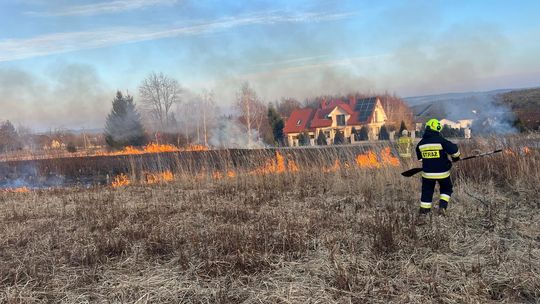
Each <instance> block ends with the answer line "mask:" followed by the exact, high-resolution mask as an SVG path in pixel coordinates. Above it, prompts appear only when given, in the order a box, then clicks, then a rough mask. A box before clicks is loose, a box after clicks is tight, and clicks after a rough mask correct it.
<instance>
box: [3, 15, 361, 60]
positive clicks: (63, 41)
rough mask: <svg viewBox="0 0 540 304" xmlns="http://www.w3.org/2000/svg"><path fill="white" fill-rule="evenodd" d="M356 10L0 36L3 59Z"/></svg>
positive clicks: (312, 19) (312, 18) (318, 17)
mask: <svg viewBox="0 0 540 304" xmlns="http://www.w3.org/2000/svg"><path fill="white" fill-rule="evenodd" d="M354 14H355V13H332V14H328V13H302V14H293V15H288V14H283V13H276V12H271V13H257V14H251V15H242V16H235V17H228V18H223V19H218V20H213V21H207V22H199V23H196V24H192V25H188V26H181V27H178V26H176V27H175V26H168V27H165V26H160V27H154V28H151V29H149V28H138V27H114V28H103V29H98V30H93V31H82V32H67V33H54V34H47V35H42V36H37V37H33V38H28V39H5V40H0V62H1V61H11V60H18V59H24V58H31V57H37V56H45V55H51V54H58V53H65V52H71V51H77V50H84V49H93V48H102V47H107V46H113V45H118V44H125V43H132V42H140V41H147V40H156V39H163V38H169V37H177V36H188V35H199V34H206V33H211V32H216V31H220V30H226V29H230V28H234V27H240V26H247V25H261V24H280V23H306V22H322V21H329V20H338V19H344V18H348V17H350V16H351V15H354Z"/></svg>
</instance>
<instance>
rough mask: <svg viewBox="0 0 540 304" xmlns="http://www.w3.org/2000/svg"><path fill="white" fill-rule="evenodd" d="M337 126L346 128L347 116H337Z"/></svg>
mask: <svg viewBox="0 0 540 304" xmlns="http://www.w3.org/2000/svg"><path fill="white" fill-rule="evenodd" d="M336 120H337V125H338V126H344V125H345V115H343V114H342V115H336Z"/></svg>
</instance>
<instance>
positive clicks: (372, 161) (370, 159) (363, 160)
mask: <svg viewBox="0 0 540 304" xmlns="http://www.w3.org/2000/svg"><path fill="white" fill-rule="evenodd" d="M356 164H358V167H360V168H380V167H381V164H379V162H378V161H377V156H376V155H375V153H374V152H373V151H368V152H367V153H365V154H358V155H357V156H356Z"/></svg>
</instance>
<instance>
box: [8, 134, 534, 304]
mask: <svg viewBox="0 0 540 304" xmlns="http://www.w3.org/2000/svg"><path fill="white" fill-rule="evenodd" d="M500 144H501V143H493V142H485V143H481V142H479V143H477V146H478V149H480V150H482V151H484V150H489V149H491V148H493V147H495V146H497V147H499V146H500ZM536 144H537V143H536ZM505 145H507V146H513V144H512V143H505ZM514 148H515V149H514V152H515V153H514V154H504V155H497V156H494V157H490V158H483V159H478V160H471V161H468V162H463V163H458V167H457V168H456V170H455V172H454V180H455V194H454V196H453V201H452V202H451V207H450V210H449V211H450V212H449V216H448V217H432V218H431V219H430V221H429V223H428V224H427V225H425V226H417V225H416V223H415V216H416V212H417V208H418V198H419V193H418V192H419V191H418V189H419V178H418V177H416V178H403V177H401V176H400V175H399V173H400V172H401V171H402V169H403V168H393V167H392V168H382V169H373V170H370V169H364V170H360V169H357V168H347V169H345V168H342V169H341V170H340V171H337V172H333V173H322V170H320V168H317V167H314V168H304V169H303V170H301V172H298V173H294V174H291V173H285V174H269V175H262V176H248V175H241V174H240V175H238V176H237V177H235V178H224V179H221V180H217V181H216V180H212V179H211V178H209V179H207V180H195V179H193V178H192V177H190V176H182V177H179V178H177V180H176V181H175V182H174V183H172V184H165V185H163V184H162V185H153V186H137V185H133V186H128V187H125V188H120V189H112V188H96V189H88V190H82V189H68V190H52V191H43V192H31V193H26V194H24V193H23V194H19V193H4V194H2V193H0V217H1V222H0V242H1V245H0V290H1V293H0V302H4V303H20V302H24V303H46V302H48V303H85V302H115V303H118V302H122V303H135V302H136V303H366V302H370V303H388V302H401V303H426V302H436V303H475V302H476V303H486V302H530V303H534V302H536V301H538V298H540V224H539V223H540V213H539V210H540V209H539V207H540V205H539V200H538V195H539V193H540V191H539V190H540V186H539V185H538V181H539V180H540V153H538V151H535V150H534V149H532V151H531V152H530V153H528V154H523V153H520V152H519V149H518V148H517V147H514ZM470 149H471V148H470V147H469V148H468V150H469V151H468V153H470ZM466 152H467V151H466ZM332 157H335V155H328V158H330V159H331V158H332ZM407 167H408V166H407Z"/></svg>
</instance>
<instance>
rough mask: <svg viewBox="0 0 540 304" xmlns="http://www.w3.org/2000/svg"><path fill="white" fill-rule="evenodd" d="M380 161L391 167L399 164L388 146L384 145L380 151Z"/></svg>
mask: <svg viewBox="0 0 540 304" xmlns="http://www.w3.org/2000/svg"><path fill="white" fill-rule="evenodd" d="M381 161H382V162H383V163H384V164H387V165H390V166H393V167H397V166H399V158H397V157H394V156H393V155H392V153H391V151H390V148H389V147H386V148H384V149H383V150H382V151H381Z"/></svg>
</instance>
